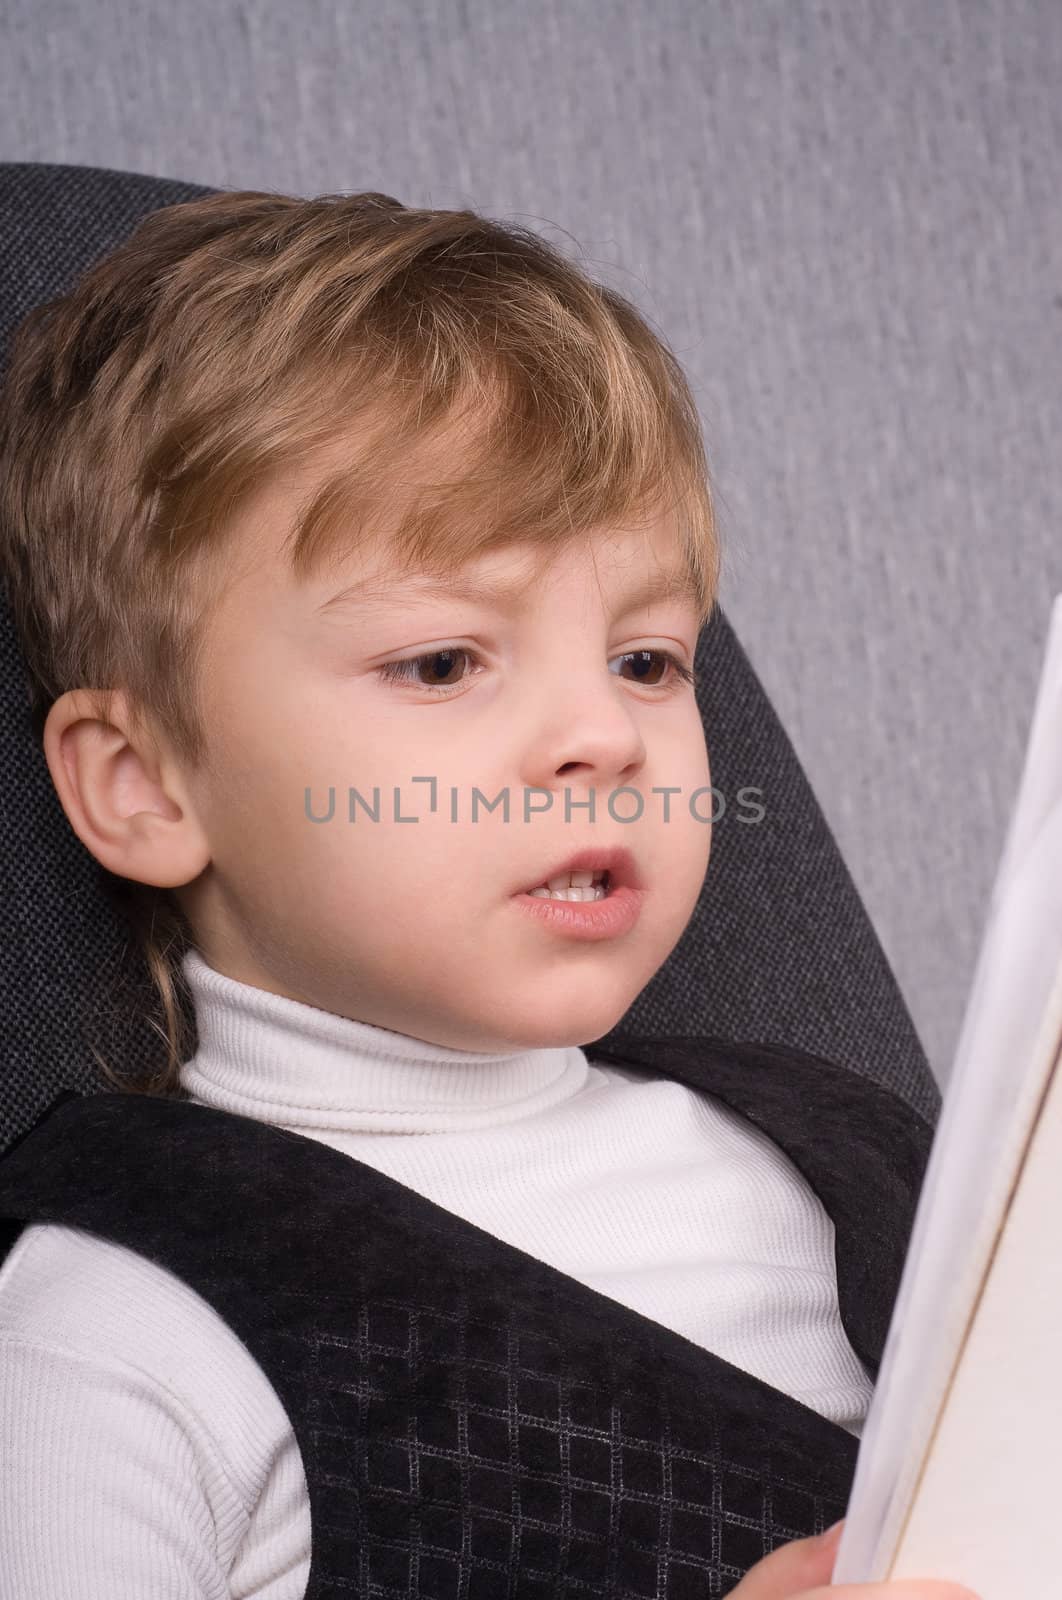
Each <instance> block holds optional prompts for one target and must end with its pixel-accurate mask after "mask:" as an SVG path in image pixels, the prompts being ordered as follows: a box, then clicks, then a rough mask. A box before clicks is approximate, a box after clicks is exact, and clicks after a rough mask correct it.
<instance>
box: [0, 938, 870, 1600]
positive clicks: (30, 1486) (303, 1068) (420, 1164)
mask: <svg viewBox="0 0 1062 1600" xmlns="http://www.w3.org/2000/svg"><path fill="white" fill-rule="evenodd" d="M184 970H185V973H186V976H187V978H188V981H189V983H190V985H191V987H192V991H193V995H194V1002H195V1010H196V1021H197V1027H198V1034H199V1047H198V1050H197V1053H196V1054H195V1056H193V1057H192V1059H191V1060H189V1061H188V1062H186V1063H185V1065H184V1067H183V1068H182V1075H181V1081H182V1085H183V1087H184V1088H185V1089H187V1090H188V1091H189V1092H190V1094H191V1097H192V1098H193V1099H194V1100H195V1101H197V1102H198V1103H200V1104H203V1105H209V1106H216V1107H219V1108H221V1109H222V1110H227V1111H235V1112H238V1113H240V1114H241V1115H242V1116H246V1117H257V1118H260V1119H261V1120H262V1121H263V1122H269V1123H273V1124H275V1125H276V1126H277V1127H280V1128H286V1129H290V1130H293V1131H295V1132H297V1133H300V1134H303V1135H305V1136H308V1137H309V1138H313V1139H320V1140H321V1141H322V1143H324V1144H328V1145H331V1146H332V1147H333V1148H334V1149H336V1150H340V1151H343V1152H344V1153H346V1154H347V1155H350V1156H353V1157H355V1158H356V1159H357V1160H358V1161H362V1162H364V1163H366V1164H367V1165H369V1166H373V1167H375V1168H376V1169H377V1170H378V1171H380V1172H384V1173H386V1174H387V1175H388V1176H389V1177H391V1178H394V1179H396V1180H397V1181H398V1182H400V1183H403V1184H405V1185H406V1186H407V1187H409V1188H411V1189H414V1190H416V1191H417V1192H418V1193H420V1194H422V1195H424V1196H426V1197H427V1198H428V1199H430V1200H433V1201H434V1202H436V1204H438V1205H441V1206H444V1207H445V1208H446V1209H447V1210H448V1211H451V1212H453V1213H455V1214H457V1215H459V1216H462V1217H464V1218H466V1219H467V1220H468V1221H470V1222H473V1223H475V1225H476V1226H477V1227H479V1228H483V1229H485V1230H486V1231H488V1232H489V1233H492V1234H494V1235H495V1236H496V1237H497V1238H500V1239H503V1240H506V1241H507V1242H509V1243H510V1244H513V1245H516V1246H517V1247H518V1248H519V1249H521V1250H523V1251H526V1252H527V1253H528V1254H530V1255H533V1256H535V1257H536V1258H537V1259H538V1260H541V1261H545V1262H548V1263H549V1264H550V1265H551V1266H553V1267H556V1268H558V1269H559V1270H560V1271H562V1272H565V1273H567V1274H568V1275H569V1276H571V1277H573V1278H576V1279H578V1280H579V1281H580V1282H581V1283H584V1284H586V1285H588V1286H589V1287H590V1288H593V1289H596V1290H597V1291H598V1292H599V1293H601V1294H604V1295H608V1296H609V1298H610V1299H613V1300H616V1301H619V1302H620V1303H621V1304H623V1305H626V1306H629V1307H631V1308H632V1309H634V1310H636V1311H639V1312H641V1313H642V1315H644V1316H647V1317H650V1318H652V1319H653V1321H655V1322H659V1323H661V1324H663V1325H664V1326H665V1327H668V1328H672V1329H673V1330H674V1331H675V1332H677V1333H680V1334H682V1335H683V1336H684V1337H685V1338H687V1339H690V1340H692V1341H693V1342H694V1343H695V1344H698V1345H701V1346H702V1347H704V1348H706V1349H709V1350H712V1351H714V1352H716V1354H718V1355H720V1356H722V1357H724V1358H725V1359H726V1360H727V1361H730V1362H733V1363H734V1364H735V1365H736V1366H739V1367H741V1368H743V1369H744V1370H745V1371H748V1372H751V1373H754V1374H756V1375H757V1376H758V1377H760V1378H762V1379H763V1380H764V1381H765V1382H767V1383H770V1384H772V1385H773V1386H774V1387H776V1388H778V1389H781V1390H783V1391H785V1392H786V1393H787V1394H790V1395H792V1396H794V1397H795V1398H796V1399H798V1400H801V1401H803V1402H804V1404H805V1405H808V1406H810V1407H812V1408H813V1409H814V1410H816V1411H818V1412H821V1414H822V1415H823V1416H825V1417H829V1418H831V1419H832V1420H834V1421H835V1422H838V1423H839V1424H840V1425H841V1426H842V1427H844V1428H846V1429H847V1430H848V1431H849V1432H851V1433H853V1434H857V1435H858V1434H859V1433H860V1431H861V1428H862V1424H863V1420H864V1418H865V1415H866V1411H867V1406H868V1403H869V1400H870V1397H871V1394H872V1391H873V1386H872V1384H871V1382H870V1379H869V1377H868V1375H867V1373H866V1371H865V1369H864V1367H863V1365H862V1363H861V1362H860V1361H859V1359H858V1358H857V1356H856V1355H855V1352H854V1351H853V1350H852V1347H851V1345H850V1344H849V1342H848V1339H847V1337H846V1335H845V1332H844V1329H843V1327H842V1324H841V1320H840V1314H839V1311H838V1305H837V1279H836V1272H835V1267H834V1254H833V1249H834V1228H833V1223H832V1222H831V1221H830V1218H829V1217H828V1216H827V1214H826V1212H825V1210H824V1209H823V1207H822V1205H821V1203H820V1201H819V1200H818V1198H817V1196H816V1195H815V1193H814V1192H813V1190H812V1189H811V1188H810V1186H809V1185H808V1184H807V1182H806V1181H805V1179H804V1178H803V1177H802V1175H801V1174H800V1172H799V1171H798V1170H797V1168H796V1167H795V1166H794V1165H793V1164H792V1162H791V1161H790V1160H789V1159H788V1157H787V1156H786V1155H785V1154H784V1153H783V1152H782V1150H780V1149H779V1147H778V1146H777V1145H775V1144H774V1143H773V1142H772V1141H771V1140H770V1139H769V1138H768V1137H767V1136H766V1135H765V1134H764V1133H762V1132H761V1131H760V1130H759V1129H757V1128H755V1127H754V1126H753V1125H752V1124H751V1123H749V1122H746V1121H745V1120H744V1119H743V1118H742V1117H740V1116H738V1115H737V1114H736V1113H735V1112H733V1111H731V1110H730V1108H729V1107H727V1106H726V1105H725V1104H724V1103H723V1102H722V1101H720V1100H717V1099H716V1098H715V1097H714V1096H711V1095H706V1094H699V1093H697V1092H695V1091H694V1090H691V1089H689V1088H686V1087H685V1086H684V1085H683V1084H680V1083H675V1082H673V1081H671V1080H669V1079H660V1078H654V1077H653V1076H652V1074H651V1073H648V1072H641V1071H637V1070H634V1069H628V1068H618V1067H614V1066H611V1065H592V1064H591V1063H590V1062H589V1061H588V1059H587V1057H586V1055H585V1053H584V1052H583V1050H581V1049H580V1048H579V1047H578V1046H575V1045H572V1046H570V1047H568V1048H556V1049H532V1050H514V1051H513V1052H512V1053H510V1054H504V1055H482V1054H477V1053H474V1052H471V1051H463V1050H453V1049H448V1048H444V1047H442V1046H439V1045H434V1044H430V1043H426V1042H425V1041H423V1040H421V1039H414V1038H411V1037H409V1036H407V1035H405V1034H401V1033H394V1032H391V1031H390V1030H389V1029H386V1028H378V1027H375V1026H372V1025H370V1024H368V1023H364V1022H356V1021H352V1020H350V1019H348V1018H345V1017H340V1016H336V1015H334V1014H332V1013H331V1012H327V1011H322V1010H320V1009H318V1008H317V1007H315V1006H311V1005H307V1004H304V1003H302V1002H299V1001H294V1000H289V999H285V998H283V997H281V996H278V995H273V994H270V993H267V992H266V991H265V990H262V989H257V988H254V987H252V986H250V985H248V984H244V983H239V982H236V981H235V980H233V979H231V978H228V977H225V976H223V975H221V974H220V973H217V972H215V971H214V970H213V969H212V968H211V967H209V966H208V965H207V964H206V963H205V962H204V960H203V959H202V958H201V957H200V956H199V955H198V953H197V952H195V951H194V950H193V951H189V952H188V953H187V954H186V955H185V957H184ZM309 1565H310V1510H309V1500H308V1497H307V1491H306V1480H305V1476H304V1473H303V1468H302V1460H301V1457H300V1454H299V1451H298V1446H297V1444H296V1441H295V1436H294V1434H293V1432H292V1430H291V1426H290V1424H289V1422H288V1418H287V1414H286V1413H285V1411H284V1409H283V1407H282V1406H281V1404H280V1401H279V1399H278V1397H277V1395H276V1393H275V1391H274V1390H273V1388H272V1386H271V1385H270V1383H269V1382H268V1381H267V1379H266V1377H265V1375H264V1373H263V1372H262V1370H261V1368H260V1367H259V1366H258V1364H257V1363H256V1362H255V1360H254V1359H253V1357H252V1356H251V1354H250V1352H249V1351H248V1350H247V1348H246V1346H245V1345H244V1344H243V1343H242V1341H241V1340H240V1339H238V1338H237V1337H236V1335H235V1334H234V1333H233V1332H232V1331H231V1329H230V1328H229V1327H228V1324H227V1323H226V1322H225V1321H224V1320H223V1319H222V1318H221V1317H220V1316H219V1315H218V1313H217V1312H216V1311H214V1310H213V1308H212V1307H211V1306H209V1305H208V1304H207V1303H206V1302H205V1301H204V1300H202V1299H201V1298H200V1297H199V1295H198V1294H197V1293H195V1291H193V1290H192V1289H191V1288H189V1287H188V1286H187V1285H186V1284H185V1283H184V1282H183V1281H182V1280H181V1279H180V1278H178V1277H176V1276H174V1275H173V1274H172V1273H170V1272H169V1271H167V1270H166V1269H165V1268H163V1267H160V1266H158V1265H156V1264H155V1263H153V1262H152V1261H150V1260H148V1259H147V1258H146V1257H144V1256H140V1255H138V1254H137V1253H136V1252H135V1251H133V1250H130V1249H127V1248H126V1247H125V1246H123V1245H118V1244H114V1243H111V1242H110V1241H108V1240H105V1239H102V1238H99V1237H96V1236H94V1235H92V1234H90V1233H87V1232H84V1231H82V1230H81V1229H77V1228H68V1227H65V1226H61V1225H59V1224H54V1223H44V1224H33V1225H31V1226H29V1227H27V1228H25V1229H24V1230H23V1232H22V1234H21V1235H20V1237H19V1239H18V1241H17V1243H16V1244H15V1246H14V1248H13V1249H12V1250H11V1252H10V1253H9V1255H8V1258H7V1260H6V1262H5V1263H4V1264H3V1267H2V1269H0V1600H245V1597H246V1600H249V1597H251V1596H254V1597H255V1600H301V1596H302V1595H303V1592H304V1589H305V1583H306V1577H307V1574H308V1571H309Z"/></svg>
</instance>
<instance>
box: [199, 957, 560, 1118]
mask: <svg viewBox="0 0 1062 1600" xmlns="http://www.w3.org/2000/svg"><path fill="white" fill-rule="evenodd" d="M181 965H182V969H183V971H184V975H185V979H186V980H187V983H188V985H189V988H190V990H191V993H192V997H193V1002H194V1006H195V1019H196V1029H197V1032H198V1035H199V1044H198V1049H197V1050H196V1052H195V1054H194V1055H193V1056H192V1057H190V1059H189V1060H188V1061H186V1062H185V1063H184V1065H183V1067H182V1068H181V1086H182V1088H184V1089H185V1090H186V1091H187V1093H188V1094H190V1095H191V1097H192V1099H194V1100H197V1101H200V1102H201V1103H202V1104H205V1105H212V1106H216V1107H218V1108H219V1109H221V1110H225V1111H234V1112H236V1113H238V1114H239V1115H242V1116H248V1117H257V1118H258V1119H259V1120H260V1121H263V1122H272V1123H277V1124H279V1125H281V1126H283V1127H288V1128H297V1127H307V1128H310V1127H313V1128H318V1129H330V1130H333V1131H337V1132H342V1131H350V1132H353V1131H358V1132H363V1133H433V1132H449V1131H453V1130H455V1129H467V1128H477V1127H487V1126H493V1125H496V1124H500V1123H506V1122H516V1121H519V1120H520V1119H521V1118H523V1117H530V1116H533V1115H536V1114H537V1113H538V1112H540V1111H543V1110H545V1109H546V1108H547V1107H548V1106H551V1105H554V1104H556V1103H557V1102H558V1101H561V1100H566V1099H568V1098H570V1097H571V1096H572V1095H575V1094H577V1093H578V1092H579V1091H580V1090H581V1089H582V1088H583V1087H584V1086H585V1085H586V1082H587V1078H588V1074H589V1071H590V1067H589V1062H588V1061H587V1058H586V1056H585V1054H584V1052H583V1051H582V1049H581V1048H580V1047H579V1046H578V1045H566V1046H557V1047H554V1048H546V1049H533V1048H532V1049H526V1050H513V1051H511V1052H506V1053H503V1054H482V1053H480V1052H478V1051H474V1050H453V1049H450V1048H448V1047H447V1046H445V1045H439V1044H432V1043H430V1042H429V1041H428V1040H426V1039H415V1038H413V1037H412V1036H411V1035H409V1034H405V1033H396V1032H394V1031H392V1030H391V1029H390V1028H378V1027H376V1026H375V1024H373V1023H369V1022H358V1021H355V1020H353V1019H352V1018H350V1017H342V1016H339V1015H337V1014H336V1013H334V1012H331V1011H322V1010H321V1009H320V1008H319V1007H317V1006H313V1005H309V1004H307V1003H305V1002H304V1001H301V1000H289V999H287V998H286V997H285V996H283V995H275V994H272V993H270V992H269V991H268V990H266V989H258V988H255V987H254V986H253V985H251V984H247V983H241V982H239V981H238V980H237V979H235V978H229V977H226V976H225V975H224V974H223V973H220V972H218V971H216V970H215V969H214V968H213V967H211V966H209V965H208V963H207V962H206V961H205V960H204V959H203V957H202V956H201V955H200V954H199V952H198V951H197V950H195V949H189V950H187V951H186V952H185V954H184V956H183V958H182V962H181Z"/></svg>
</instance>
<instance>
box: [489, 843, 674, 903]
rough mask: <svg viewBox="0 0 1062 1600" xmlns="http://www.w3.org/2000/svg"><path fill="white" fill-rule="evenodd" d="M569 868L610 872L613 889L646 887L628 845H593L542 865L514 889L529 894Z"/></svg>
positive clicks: (609, 879)
mask: <svg viewBox="0 0 1062 1600" xmlns="http://www.w3.org/2000/svg"><path fill="white" fill-rule="evenodd" d="M568 872H607V873H608V889H609V892H610V893H611V892H612V890H614V889H620V888H631V889H641V888H643V887H644V885H643V883H642V880H641V876H640V874H639V872H638V866H637V863H636V861H635V859H634V857H633V855H632V854H631V852H630V851H629V850H628V849H626V848H625V847H623V846H613V847H605V848H598V847H596V846H591V847H590V848H588V849H585V850H577V851H576V852H575V853H574V855H570V856H568V857H567V858H566V859H565V860H564V861H558V862H555V863H554V864H553V865H552V866H548V867H545V868H543V870H542V871H541V872H540V874H539V876H538V877H537V878H535V879H534V881H533V882H531V883H528V882H527V881H526V880H525V881H524V882H523V883H522V884H521V885H520V887H519V888H518V889H516V890H514V891H513V892H514V893H515V894H530V893H531V890H532V889H541V888H542V886H543V885H544V884H546V883H548V882H549V880H550V879H551V878H560V877H563V876H564V874H565V873H568Z"/></svg>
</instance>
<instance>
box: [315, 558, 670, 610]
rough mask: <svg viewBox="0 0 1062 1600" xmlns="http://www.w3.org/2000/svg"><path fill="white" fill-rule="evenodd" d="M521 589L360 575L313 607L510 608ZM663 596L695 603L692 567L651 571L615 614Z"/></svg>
mask: <svg viewBox="0 0 1062 1600" xmlns="http://www.w3.org/2000/svg"><path fill="white" fill-rule="evenodd" d="M527 591H528V584H527V581H526V580H525V579H517V580H516V581H512V580H510V581H505V580H503V579H500V578H462V579H460V580H459V581H456V582H451V583H447V582H446V581H444V580H442V579H437V578H430V577H420V578H413V579H409V578H406V579H397V580H396V579H393V578H390V579H387V578H377V579H371V578H363V579H360V580H359V581H358V582H356V583H352V584H348V585H347V587H346V588H343V589H339V590H338V591H337V592H336V593H335V594H334V595H332V596H331V597H330V598H329V599H327V600H325V601H324V602H323V604H321V605H319V606H317V608H316V612H317V614H318V615H321V614H324V613H329V612H333V611H339V610H342V611H353V612H359V611H371V610H373V609H374V608H375V607H376V606H378V605H380V604H383V603H386V602H387V601H388V600H395V601H397V602H398V603H399V604H404V605H412V606H417V605H427V604H430V603H431V602H432V601H434V600H465V601H471V602H472V603H473V604H475V605H484V606H494V607H495V608H497V609H498V610H502V611H507V612H510V613H511V612H513V611H516V610H519V609H520V608H521V607H522V606H524V605H526V604H527ZM666 600H679V601H682V600H688V601H690V602H692V603H693V604H694V605H697V604H699V603H700V592H699V590H698V588H697V584H696V581H695V579H694V576H693V574H692V572H690V571H689V570H688V569H686V568H683V569H682V570H681V571H678V572H676V571H674V570H673V569H668V570H666V571H663V572H659V571H658V572H654V573H653V574H652V575H651V576H650V577H648V578H646V579H644V580H643V582H642V583H640V584H639V585H638V587H637V588H636V589H632V590H630V591H629V592H628V593H627V594H625V595H624V596H623V597H622V599H621V601H620V603H619V606H618V609H617V615H618V616H621V617H625V616H628V615H629V614H630V612H632V611H637V610H639V609H640V608H641V607H642V606H651V605H655V604H657V603H658V602H660V601H666Z"/></svg>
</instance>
